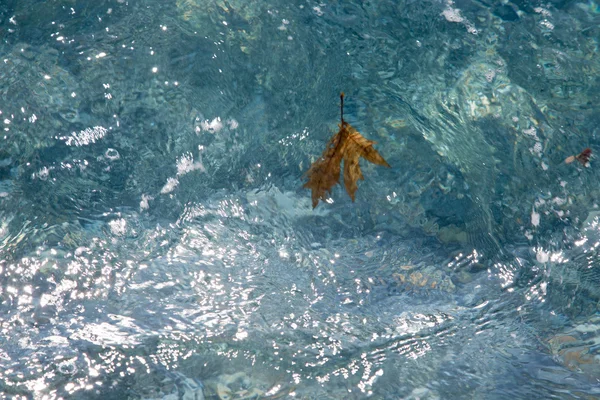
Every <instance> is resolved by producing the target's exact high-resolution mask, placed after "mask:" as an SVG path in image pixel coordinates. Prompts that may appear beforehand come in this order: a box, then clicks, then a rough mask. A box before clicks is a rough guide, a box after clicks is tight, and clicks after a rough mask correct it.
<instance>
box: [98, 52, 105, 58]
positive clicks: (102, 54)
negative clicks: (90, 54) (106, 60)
mask: <svg viewBox="0 0 600 400" xmlns="http://www.w3.org/2000/svg"><path fill="white" fill-rule="evenodd" d="M102 57H106V53H105V52H100V53H98V54H96V58H102Z"/></svg>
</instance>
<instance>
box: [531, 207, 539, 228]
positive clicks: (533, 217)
mask: <svg viewBox="0 0 600 400" xmlns="http://www.w3.org/2000/svg"><path fill="white" fill-rule="evenodd" d="M531 225H533V226H539V225H540V214H539V213H537V212H535V210H533V211H531Z"/></svg>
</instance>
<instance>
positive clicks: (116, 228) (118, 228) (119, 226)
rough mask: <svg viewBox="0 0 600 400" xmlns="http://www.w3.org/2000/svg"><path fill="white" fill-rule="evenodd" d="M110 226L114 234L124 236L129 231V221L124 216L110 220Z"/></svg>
mask: <svg viewBox="0 0 600 400" xmlns="http://www.w3.org/2000/svg"><path fill="white" fill-rule="evenodd" d="M108 226H109V227H110V231H111V232H112V233H113V235H117V236H123V235H124V234H125V232H127V221H125V220H124V219H123V218H120V219H115V220H112V221H110V222H109V223H108Z"/></svg>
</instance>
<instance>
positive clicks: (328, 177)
mask: <svg viewBox="0 0 600 400" xmlns="http://www.w3.org/2000/svg"><path fill="white" fill-rule="evenodd" d="M340 99H341V106H340V109H341V123H340V125H339V128H340V129H339V131H338V133H336V134H335V135H334V136H333V137H332V138H331V139H330V140H329V143H328V144H327V147H326V148H325V151H323V154H322V155H321V157H319V159H318V160H316V161H315V162H314V163H312V165H311V166H310V168H309V170H308V171H307V172H306V177H307V178H308V182H306V183H305V184H304V187H305V188H307V189H311V190H312V206H313V208H315V207H316V206H317V204H319V200H325V196H326V195H327V194H328V193H330V192H331V189H332V188H333V187H334V186H335V184H336V183H338V182H339V180H340V171H341V162H342V160H344V186H345V188H346V192H348V195H350V198H351V199H352V201H354V197H355V193H356V190H357V189H358V184H357V182H358V180H359V179H360V180H364V177H363V174H362V171H361V170H360V165H359V163H358V161H359V159H360V157H362V158H364V159H366V160H367V161H370V162H372V163H374V164H377V165H383V166H386V167H389V166H390V165H389V164H388V163H387V162H386V161H385V160H384V159H383V157H382V156H381V155H380V154H379V153H378V152H377V150H375V149H374V148H373V145H374V144H375V142H374V141H372V140H368V139H366V138H364V137H363V136H362V135H361V134H360V133H359V132H358V131H357V130H356V129H354V128H353V127H352V125H350V124H349V123H347V122H346V121H344V93H342V94H341V95H340Z"/></svg>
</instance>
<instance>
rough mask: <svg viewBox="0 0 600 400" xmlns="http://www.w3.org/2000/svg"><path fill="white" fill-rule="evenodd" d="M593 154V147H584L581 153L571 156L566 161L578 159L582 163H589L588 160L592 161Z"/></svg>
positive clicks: (568, 162)
mask: <svg viewBox="0 0 600 400" xmlns="http://www.w3.org/2000/svg"><path fill="white" fill-rule="evenodd" d="M591 155H592V149H590V148H589V147H586V148H585V149H583V151H582V152H581V153H579V154H578V155H576V156H569V157H567V158H566V159H565V163H567V164H571V163H572V162H573V161H575V160H577V161H579V162H580V163H581V164H582V165H587V163H588V161H590V156H591Z"/></svg>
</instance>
